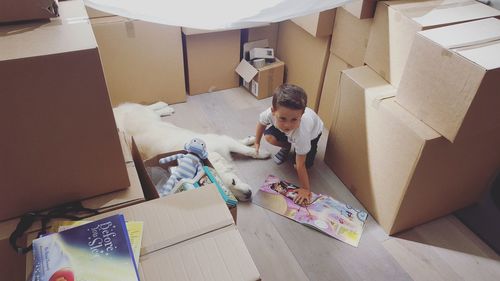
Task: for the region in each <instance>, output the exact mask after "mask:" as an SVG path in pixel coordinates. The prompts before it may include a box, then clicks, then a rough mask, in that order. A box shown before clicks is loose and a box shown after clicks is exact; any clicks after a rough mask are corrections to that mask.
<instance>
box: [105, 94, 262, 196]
mask: <svg viewBox="0 0 500 281" xmlns="http://www.w3.org/2000/svg"><path fill="white" fill-rule="evenodd" d="M173 111H174V110H173V108H172V107H169V106H168V105H167V104H166V103H163V102H158V103H155V104H152V105H148V106H145V105H140V104H134V103H125V104H121V105H119V106H118V107H116V108H114V109H113V112H114V115H115V121H116V125H117V127H118V128H119V129H120V130H121V131H124V132H126V133H127V134H129V135H131V136H133V137H134V140H135V142H136V144H137V146H138V148H139V151H140V152H141V156H142V157H143V159H148V158H151V157H153V156H156V155H158V154H160V153H165V152H171V151H175V150H181V149H183V148H184V144H185V143H186V142H187V141H189V140H190V139H192V138H193V137H198V138H201V139H203V140H204V141H205V142H206V144H207V149H208V158H209V160H210V162H211V163H212V165H214V167H215V169H216V170H217V172H218V173H219V175H220V176H221V178H222V181H223V182H224V184H225V185H226V186H227V187H229V188H230V189H231V191H232V192H233V194H234V195H235V196H236V198H238V200H242V201H246V200H249V199H250V198H251V196H252V190H251V187H250V186H249V185H248V184H246V183H244V182H242V181H241V180H240V179H239V178H238V176H237V175H236V174H235V166H234V164H233V163H232V162H231V160H232V158H231V152H234V153H238V154H242V155H245V156H249V157H253V158H260V159H264V158H269V156H270V154H269V152H267V151H264V150H263V149H260V151H259V154H258V155H257V154H256V153H255V149H254V148H252V147H249V146H250V145H252V144H253V143H254V142H255V138H254V137H248V138H245V139H243V140H240V141H238V140H236V139H234V138H231V137H229V136H225V135H215V134H200V133H196V132H193V131H190V130H187V129H184V128H180V127H177V126H175V125H173V124H171V123H168V122H165V121H162V120H161V116H165V115H170V114H172V113H173Z"/></svg>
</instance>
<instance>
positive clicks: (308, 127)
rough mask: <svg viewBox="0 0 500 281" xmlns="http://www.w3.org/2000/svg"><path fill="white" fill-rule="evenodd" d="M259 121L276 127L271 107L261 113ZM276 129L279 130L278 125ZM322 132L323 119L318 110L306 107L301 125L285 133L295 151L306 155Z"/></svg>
mask: <svg viewBox="0 0 500 281" xmlns="http://www.w3.org/2000/svg"><path fill="white" fill-rule="evenodd" d="M259 122H260V123H261V124H262V125H266V126H268V125H273V126H275V127H276V125H275V124H276V120H275V118H274V116H273V114H272V112H271V107H269V108H268V109H266V110H265V111H263V112H262V113H261V114H260V116H259ZM276 129H278V130H279V128H278V127H276ZM280 131H281V130H280ZM322 132H323V121H321V118H319V116H318V115H317V114H316V112H314V111H313V110H312V109H310V108H309V107H306V109H305V111H304V114H302V117H301V119H300V125H299V127H298V128H297V129H295V130H293V131H291V132H289V133H285V132H283V133H284V134H285V135H286V136H287V138H288V142H289V143H291V144H292V145H293V146H294V147H295V152H296V153H297V154H299V155H304V154H307V153H308V152H309V150H311V141H312V140H313V139H315V138H317V137H318V136H319V134H320V133H322Z"/></svg>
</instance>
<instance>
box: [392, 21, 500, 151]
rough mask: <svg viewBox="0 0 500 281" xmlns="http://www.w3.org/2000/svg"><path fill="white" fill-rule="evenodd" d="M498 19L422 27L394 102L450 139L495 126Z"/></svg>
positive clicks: (498, 123) (499, 80)
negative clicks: (430, 27)
mask: <svg viewBox="0 0 500 281" xmlns="http://www.w3.org/2000/svg"><path fill="white" fill-rule="evenodd" d="M499 38H500V20H498V19H495V18H490V19H484V20H480V21H473V22H469V23H464V24H457V25H452V26H447V27H443V28H437V29H432V30H428V31H422V32H419V33H418V34H417V36H416V37H415V40H414V42H413V47H412V49H411V52H410V57H409V59H408V63H407V65H406V70H405V72H404V74H403V78H402V80H401V84H400V89H399V91H398V95H397V98H396V101H397V102H398V103H400V104H401V105H402V106H403V107H405V108H406V109H408V110H409V111H410V112H412V113H413V114H415V116H417V118H419V119H420V120H423V121H424V122H425V123H426V124H427V125H429V126H431V127H432V128H433V129H435V130H436V131H438V132H439V133H440V134H442V135H443V136H445V137H446V138H447V139H448V140H450V141H452V142H453V141H455V140H456V139H457V138H463V137H471V136H474V135H477V134H479V133H482V132H485V131H488V130H492V129H495V128H496V130H497V131H500V113H499V108H500V95H499V89H500V39H499Z"/></svg>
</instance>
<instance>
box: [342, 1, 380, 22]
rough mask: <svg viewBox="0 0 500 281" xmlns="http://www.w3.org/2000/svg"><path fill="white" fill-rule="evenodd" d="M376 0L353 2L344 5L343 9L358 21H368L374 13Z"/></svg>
mask: <svg viewBox="0 0 500 281" xmlns="http://www.w3.org/2000/svg"><path fill="white" fill-rule="evenodd" d="M376 6H377V0H354V1H351V2H350V3H348V4H346V5H344V6H343V7H344V9H345V10H346V11H347V12H349V13H350V14H351V15H353V16H355V17H356V18H358V19H369V18H372V17H373V14H374V13H375V7H376Z"/></svg>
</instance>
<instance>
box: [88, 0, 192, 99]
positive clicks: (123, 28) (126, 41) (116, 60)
mask: <svg viewBox="0 0 500 281" xmlns="http://www.w3.org/2000/svg"><path fill="white" fill-rule="evenodd" d="M87 10H88V11H90V14H89V15H91V23H92V29H93V30H94V34H95V37H96V40H97V43H98V45H99V51H100V54H101V59H102V65H103V69H104V75H105V77H106V82H107V85H108V90H109V96H110V98H111V103H112V105H113V106H116V105H118V104H120V103H124V102H135V103H142V104H151V103H154V102H158V101H164V102H166V103H169V104H172V103H179V102H185V101H186V88H185V83H184V62H183V55H182V36H181V29H180V27H173V26H167V25H162V24H156V23H150V22H145V21H140V20H133V19H127V18H123V17H119V16H113V15H110V14H107V13H102V12H100V11H97V10H94V9H91V8H87Z"/></svg>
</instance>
